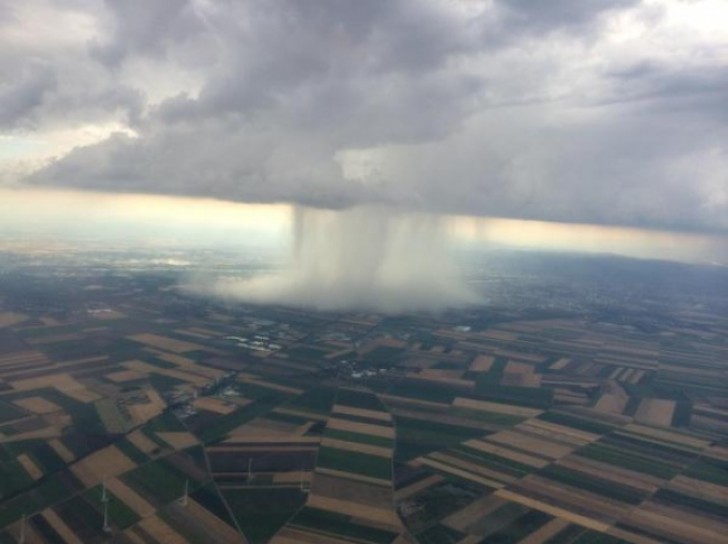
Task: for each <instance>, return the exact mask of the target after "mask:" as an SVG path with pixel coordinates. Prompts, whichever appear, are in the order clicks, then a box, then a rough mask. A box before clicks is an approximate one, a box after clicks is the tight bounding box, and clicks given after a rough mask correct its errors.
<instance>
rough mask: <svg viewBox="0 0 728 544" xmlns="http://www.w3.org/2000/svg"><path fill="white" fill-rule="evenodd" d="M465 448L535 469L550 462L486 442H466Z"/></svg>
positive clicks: (475, 440)
mask: <svg viewBox="0 0 728 544" xmlns="http://www.w3.org/2000/svg"><path fill="white" fill-rule="evenodd" d="M465 445H466V446H470V447H471V448H475V449H477V450H480V451H484V452H487V453H494V454H496V455H500V456H501V457H505V458H506V459H511V460H513V461H516V462H518V463H523V464H524V465H529V466H532V467H536V468H541V467H545V466H546V465H548V464H549V463H550V461H547V460H545V459H542V458H540V457H535V456H533V455H528V454H525V453H521V452H518V451H514V450H512V449H510V448H506V447H504V446H502V445H499V444H494V443H492V442H488V441H487V439H486V440H478V439H474V440H468V441H467V442H465Z"/></svg>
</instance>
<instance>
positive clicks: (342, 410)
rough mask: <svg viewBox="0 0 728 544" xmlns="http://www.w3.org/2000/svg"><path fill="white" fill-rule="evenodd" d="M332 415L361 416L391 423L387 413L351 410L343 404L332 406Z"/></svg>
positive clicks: (361, 409) (390, 417)
mask: <svg viewBox="0 0 728 544" xmlns="http://www.w3.org/2000/svg"><path fill="white" fill-rule="evenodd" d="M333 411H334V413H338V414H348V415H350V416H361V417H367V418H371V419H380V420H382V421H392V416H391V415H390V414H389V412H380V411H378V410H365V409H363V408H352V407H351V406H345V405H343V404H336V405H334V410H333Z"/></svg>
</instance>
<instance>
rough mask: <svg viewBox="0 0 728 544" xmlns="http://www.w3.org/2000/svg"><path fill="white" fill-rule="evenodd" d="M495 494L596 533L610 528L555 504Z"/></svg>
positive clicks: (504, 491) (506, 494)
mask: <svg viewBox="0 0 728 544" xmlns="http://www.w3.org/2000/svg"><path fill="white" fill-rule="evenodd" d="M495 493H496V494H497V495H498V496H499V497H501V498H503V499H506V500H509V501H512V502H517V503H519V504H522V505H524V506H527V507H529V508H535V509H537V510H541V511H542V512H546V513H547V514H551V515H552V516H555V517H559V518H562V519H564V520H567V521H568V522H570V523H577V524H579V525H583V526H584V527H587V528H589V529H594V530H595V531H606V530H607V529H608V528H609V524H608V523H604V522H601V521H598V520H595V519H592V518H589V517H586V516H582V515H580V514H576V513H574V512H570V511H569V510H567V509H564V508H560V507H558V506H554V505H553V504H550V503H547V502H543V501H540V500H537V499H532V498H530V497H526V496H525V495H520V494H518V493H514V492H513V491H508V490H506V489H499V490H497V491H496V492H495Z"/></svg>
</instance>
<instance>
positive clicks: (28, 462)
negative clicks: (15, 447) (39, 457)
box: [17, 453, 43, 480]
mask: <svg viewBox="0 0 728 544" xmlns="http://www.w3.org/2000/svg"><path fill="white" fill-rule="evenodd" d="M17 459H18V463H20V464H21V465H22V467H23V468H24V469H25V471H26V472H27V473H28V474H29V475H30V477H31V478H33V479H34V480H38V479H40V478H42V477H43V471H42V470H41V469H40V468H38V465H36V464H35V462H34V461H33V460H32V459H31V458H30V456H29V455H28V454H27V453H23V454H22V455H18V457H17Z"/></svg>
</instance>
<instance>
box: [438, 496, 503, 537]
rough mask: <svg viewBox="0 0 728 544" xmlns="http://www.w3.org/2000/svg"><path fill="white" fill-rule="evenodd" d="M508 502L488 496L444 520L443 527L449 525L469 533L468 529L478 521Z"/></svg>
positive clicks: (497, 497)
mask: <svg viewBox="0 0 728 544" xmlns="http://www.w3.org/2000/svg"><path fill="white" fill-rule="evenodd" d="M507 502H508V501H506V500H504V499H502V498H500V497H499V496H497V495H487V496H485V497H481V498H479V499H476V500H475V501H473V502H471V503H470V504H469V505H467V506H466V507H465V508H462V509H461V510H458V511H456V512H454V513H452V514H450V515H449V516H447V517H446V518H445V519H443V520H442V523H443V525H447V526H448V527H451V528H453V529H455V530H456V531H461V532H464V533H467V532H468V528H469V527H470V526H471V525H473V524H474V523H475V522H476V521H478V520H479V519H481V518H484V517H486V516H487V515H488V514H490V513H491V512H495V511H496V510H497V509H498V508H500V507H501V506H504V505H505V504H506V503H507Z"/></svg>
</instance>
